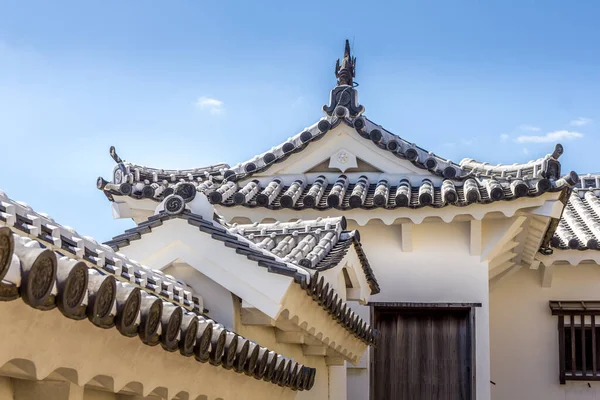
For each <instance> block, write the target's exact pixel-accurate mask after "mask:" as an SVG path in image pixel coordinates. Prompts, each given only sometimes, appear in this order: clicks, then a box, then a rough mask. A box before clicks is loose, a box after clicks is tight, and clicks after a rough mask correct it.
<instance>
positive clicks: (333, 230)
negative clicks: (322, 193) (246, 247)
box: [230, 217, 380, 294]
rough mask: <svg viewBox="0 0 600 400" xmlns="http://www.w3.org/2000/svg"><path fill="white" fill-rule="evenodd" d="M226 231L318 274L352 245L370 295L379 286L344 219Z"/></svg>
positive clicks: (248, 226)
mask: <svg viewBox="0 0 600 400" xmlns="http://www.w3.org/2000/svg"><path fill="white" fill-rule="evenodd" d="M230 231H231V232H232V233H237V234H240V235H243V236H244V237H246V238H247V239H249V240H251V241H252V242H254V243H255V244H256V245H257V246H258V247H260V248H262V249H265V250H268V251H269V252H271V253H273V254H275V255H276V256H278V257H280V258H282V259H283V260H284V261H289V262H292V263H294V264H298V265H300V266H302V267H305V268H309V269H316V270H319V271H322V270H326V269H329V268H333V267H335V266H336V265H338V264H339V263H340V261H341V260H342V258H343V257H344V255H345V254H346V253H347V251H348V249H349V248H350V246H352V245H354V248H355V250H356V252H357V254H358V256H359V259H360V261H361V266H362V268H363V271H364V273H365V277H366V279H367V282H368V283H369V286H370V288H371V294H377V293H379V290H380V289H379V284H378V283H377V279H376V278H375V275H374V273H373V269H372V268H371V266H370V265H369V261H368V260H367V258H366V256H365V254H364V251H363V250H362V245H361V244H360V235H359V233H358V231H356V230H353V231H347V230H346V218H345V217H337V218H318V219H316V220H308V221H303V220H298V221H295V222H275V223H272V224H258V223H254V224H249V225H241V224H233V225H232V226H231V229H230Z"/></svg>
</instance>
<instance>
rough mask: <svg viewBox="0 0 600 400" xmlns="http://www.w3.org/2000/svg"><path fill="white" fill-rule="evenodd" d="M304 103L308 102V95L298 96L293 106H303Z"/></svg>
mask: <svg viewBox="0 0 600 400" xmlns="http://www.w3.org/2000/svg"><path fill="white" fill-rule="evenodd" d="M304 104H306V97H304V96H298V98H297V99H296V100H294V102H293V103H292V108H296V107H301V106H303V105H304Z"/></svg>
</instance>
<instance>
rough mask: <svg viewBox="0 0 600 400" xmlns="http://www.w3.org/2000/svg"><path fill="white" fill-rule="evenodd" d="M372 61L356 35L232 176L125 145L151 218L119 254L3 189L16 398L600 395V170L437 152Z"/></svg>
mask: <svg viewBox="0 0 600 400" xmlns="http://www.w3.org/2000/svg"><path fill="white" fill-rule="evenodd" d="M355 69H356V59H355V58H354V57H353V56H352V55H351V52H350V47H349V45H348V42H346V47H345V51H344V57H343V58H342V59H341V60H338V62H337V64H336V70H335V71H336V78H337V85H336V86H335V87H334V88H333V89H332V91H331V93H330V96H329V102H328V104H326V105H325V106H323V113H324V116H323V117H322V118H321V119H320V120H318V121H315V123H313V124H312V125H310V126H308V127H307V128H306V129H304V130H303V131H302V132H299V133H297V134H295V135H293V136H291V137H290V138H289V139H287V140H285V141H284V142H283V143H280V144H277V145H275V146H274V147H271V148H270V150H268V151H266V152H264V153H262V154H259V155H257V156H255V157H253V158H252V159H250V160H246V161H243V162H240V163H238V164H236V165H233V166H230V165H228V164H218V165H212V166H202V167H199V168H191V169H181V170H167V169H161V168H160V166H159V165H157V166H153V167H152V168H151V167H147V166H142V165H138V164H135V163H133V162H129V161H125V160H123V159H122V158H121V157H120V156H119V154H117V151H116V150H115V148H114V147H113V148H111V150H110V155H111V157H112V158H113V159H114V161H115V167H114V170H113V172H112V176H110V177H109V178H108V179H103V178H98V182H97V187H98V189H100V190H101V192H102V193H103V194H104V195H106V197H107V199H108V200H109V201H110V204H111V206H112V209H113V214H114V216H115V218H131V219H133V221H135V223H136V225H137V226H136V227H135V228H132V229H129V230H127V231H126V232H124V233H123V234H121V235H119V236H116V237H115V238H113V239H112V240H110V241H108V242H106V243H98V242H97V241H95V240H94V239H92V238H89V237H86V236H81V235H79V234H78V233H77V232H76V231H75V230H74V229H72V228H69V227H65V226H62V225H60V224H59V223H58V222H55V221H54V220H53V219H52V218H51V217H49V216H47V215H45V214H41V213H38V212H36V211H34V210H32V209H31V208H30V207H28V206H27V205H26V204H25V203H20V202H16V201H14V200H12V199H10V198H9V197H7V196H6V195H5V194H0V226H1V227H0V278H1V279H2V283H1V285H0V300H2V301H3V302H2V303H0V315H1V316H2V318H3V321H4V323H3V324H2V327H0V333H1V337H2V338H3V339H2V340H1V341H0V358H2V359H1V360H0V365H3V367H2V368H1V369H0V394H7V395H12V396H14V398H16V399H18V400H20V399H30V398H48V399H57V400H59V399H78V400H79V399H85V400H87V399H107V400H108V399H111V400H112V399H136V400H137V399H178V400H188V399H211V400H212V399H223V400H228V399H299V400H301V399H309V398H310V399H315V400H321V399H323V400H326V399H330V400H342V399H343V400H345V399H349V400H366V399H373V400H383V399H410V400H420V399H424V400H425V399H426V400H429V399H431V400H433V399H451V400H454V399H478V400H485V399H494V400H513V399H557V400H558V399H565V398H568V399H573V400H574V399H590V398H595V397H594V396H596V395H597V394H596V393H598V392H600V391H599V390H598V388H599V387H600V386H598V384H597V383H596V382H595V381H599V380H600V372H599V369H600V358H599V357H598V354H599V353H600V350H599V349H598V347H599V346H600V345H598V346H597V341H598V340H600V336H599V335H600V330H599V329H598V326H600V322H598V323H597V322H596V316H597V315H599V314H600V295H599V293H600V275H599V273H600V272H599V271H600V269H598V263H600V251H598V250H600V199H599V196H600V176H595V175H589V174H588V175H582V176H581V177H580V176H578V175H577V174H576V173H575V172H573V171H570V172H569V171H563V168H562V166H561V163H560V162H559V158H560V156H561V154H562V153H563V147H562V146H561V145H560V144H557V145H556V146H555V148H554V149H553V151H552V152H551V153H550V154H548V155H547V156H545V157H543V158H541V159H538V160H534V161H529V162H527V163H522V164H519V163H515V164H510V165H508V164H507V165H491V164H489V163H485V162H479V161H475V160H474V159H465V160H462V161H461V162H460V163H455V162H452V161H450V160H447V159H445V158H443V157H441V156H438V155H436V154H433V153H432V152H429V151H427V150H425V149H423V148H421V147H419V146H418V145H416V144H414V143H413V142H411V141H409V140H407V139H408V138H404V137H401V136H398V135H396V134H394V133H392V132H389V131H388V130H386V129H385V128H384V127H382V126H381V125H379V124H378V123H376V122H374V121H372V120H370V119H368V118H367V117H366V114H365V107H364V106H362V105H361V104H360V103H359V99H358V91H357V89H356V86H355V84H354V77H355ZM285 136H289V135H285ZM314 142H316V143H314ZM317 143H318V144H317ZM266 147H268V145H267V146H265V148H266ZM42 393H43V396H46V397H39V396H42ZM598 395H600V393H598ZM36 396H38V397H36ZM0 397H1V396H0ZM9 398H10V397H9Z"/></svg>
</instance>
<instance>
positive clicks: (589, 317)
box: [550, 301, 600, 384]
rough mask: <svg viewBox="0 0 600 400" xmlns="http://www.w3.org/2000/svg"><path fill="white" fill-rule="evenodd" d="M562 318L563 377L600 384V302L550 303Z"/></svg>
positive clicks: (559, 321) (560, 321)
mask: <svg viewBox="0 0 600 400" xmlns="http://www.w3.org/2000/svg"><path fill="white" fill-rule="evenodd" d="M550 309H551V310H552V314H553V315H557V316H558V357H559V378H560V383H561V384H564V383H565V382H566V381H568V380H578V381H600V371H598V369H599V368H600V365H599V360H600V354H599V353H600V343H598V340H600V301H550Z"/></svg>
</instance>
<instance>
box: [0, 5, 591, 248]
mask: <svg viewBox="0 0 600 400" xmlns="http://www.w3.org/2000/svg"><path fill="white" fill-rule="evenodd" d="M598 15H600V3H598V2H596V1H577V2H566V1H554V0H546V1H528V0H520V1H494V2H489V1H488V2H481V1H401V2H398V1H395V2H388V3H385V2H364V1H362V2H353V1H345V2H339V1H338V2H327V3H325V2H322V1H302V2H281V1H262V2H246V1H243V2H242V1H239V2H231V1H223V2H201V1H173V2H158V1H145V2H141V1H128V2H123V1H102V2H88V1H54V2H48V1H29V2H11V1H5V0H0V140H1V143H2V152H3V156H2V167H1V168H0V189H2V190H4V191H5V192H6V193H7V194H8V195H9V196H10V197H11V198H13V199H16V200H22V201H25V202H27V203H28V204H30V205H31V206H33V207H34V208H35V209H36V210H37V211H40V212H46V213H48V214H50V215H51V216H53V217H54V218H55V219H56V220H57V221H58V222H60V223H62V224H64V225H69V226H73V227H75V228H76V229H77V230H78V232H79V233H81V234H84V235H90V236H94V237H96V238H97V239H99V240H107V239H108V238H110V237H112V236H113V235H116V234H119V233H121V231H122V230H123V229H125V228H127V227H130V226H131V225H132V224H133V223H132V222H131V221H123V220H113V218H112V214H111V209H110V204H109V203H108V201H107V200H106V198H105V197H104V196H103V195H102V193H100V191H98V190H96V188H95V180H96V177H98V176H99V175H102V176H105V177H109V176H110V175H111V172H112V168H113V166H114V163H113V161H112V159H111V158H110V157H109V155H108V148H109V146H111V145H115V146H116V147H117V151H118V153H119V155H121V157H123V158H124V159H126V160H131V161H134V162H136V163H140V164H145V165H148V166H154V167H159V168H186V167H197V166H203V165H206V164H210V163H215V162H219V161H224V162H227V163H229V164H232V165H233V164H235V163H237V162H239V161H243V160H245V159H248V158H250V157H252V156H253V155H255V154H258V153H260V152H263V151H265V150H266V149H269V148H271V147H272V146H274V145H276V144H279V143H281V142H283V141H284V140H285V139H287V138H288V137H290V136H292V135H294V134H295V133H297V132H299V131H301V130H302V129H303V128H304V127H305V126H308V125H311V124H312V123H313V122H315V121H316V120H318V119H319V118H320V117H321V115H322V114H321V111H320V110H321V106H322V104H324V103H326V102H327V100H328V94H329V90H330V89H331V88H332V87H333V86H334V84H335V78H334V76H333V67H334V63H335V59H336V58H338V57H340V56H341V55H342V52H343V41H344V39H345V38H349V39H350V40H351V42H352V43H353V49H354V52H355V55H356V56H357V57H358V65H357V77H356V81H358V82H359V84H360V87H359V94H360V102H361V104H363V105H364V106H365V107H366V115H367V116H368V117H369V118H370V119H372V120H374V121H376V122H377V123H379V124H381V125H382V126H384V127H385V128H386V129H389V130H391V131H392V132H394V133H396V134H398V135H400V136H402V137H404V138H405V139H407V140H409V141H412V142H415V143H417V144H418V145H420V146H421V147H424V148H426V149H428V150H431V151H433V152H435V153H437V154H439V155H441V156H443V157H447V158H450V159H452V160H454V161H460V160H461V159H462V158H464V157H471V158H475V159H478V160H485V161H489V162H492V163H497V162H503V163H513V162H524V161H527V160H530V159H533V158H537V157H540V156H543V155H545V154H547V153H549V152H551V151H552V149H553V146H554V143H555V142H557V141H560V142H561V143H563V145H564V146H565V154H564V156H563V158H561V161H562V164H563V168H564V169H565V170H567V169H574V170H576V171H578V172H589V171H600V160H598V159H597V157H596V155H597V149H598V147H599V145H600V140H599V139H598V133H599V128H598V126H599V124H600V107H599V106H600V52H599V51H598V43H600V28H598V26H597V17H598Z"/></svg>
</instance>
